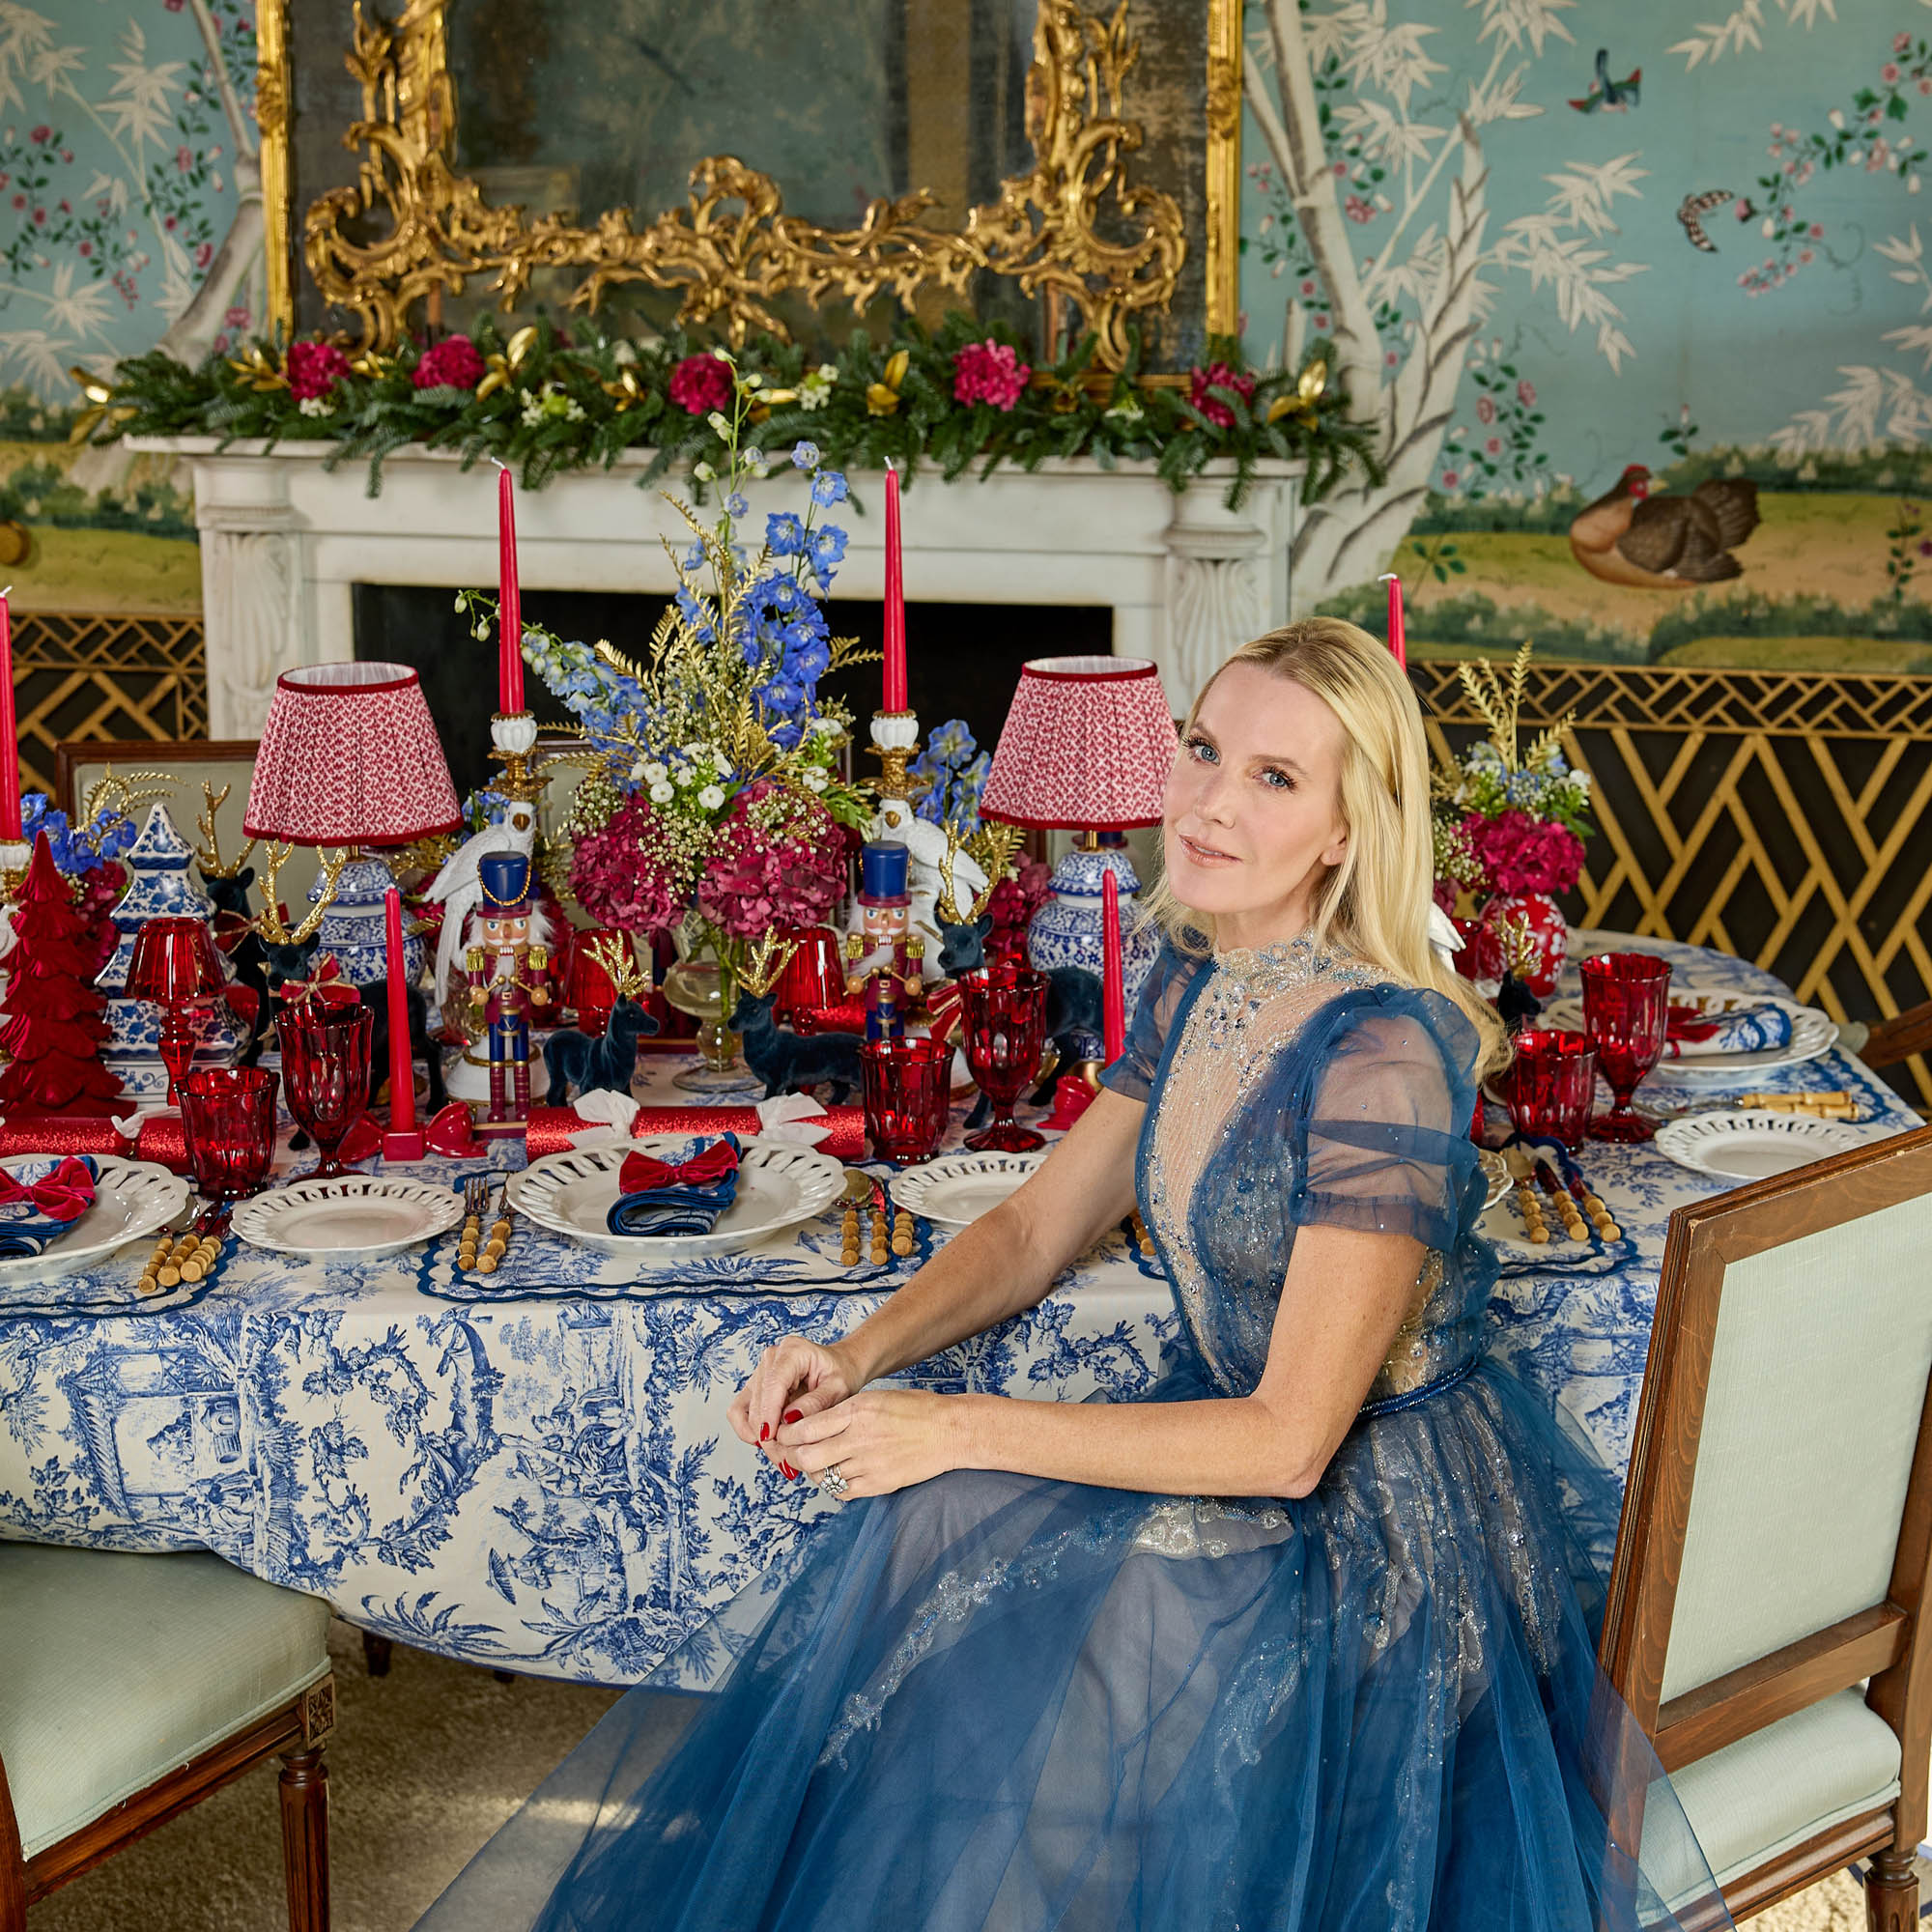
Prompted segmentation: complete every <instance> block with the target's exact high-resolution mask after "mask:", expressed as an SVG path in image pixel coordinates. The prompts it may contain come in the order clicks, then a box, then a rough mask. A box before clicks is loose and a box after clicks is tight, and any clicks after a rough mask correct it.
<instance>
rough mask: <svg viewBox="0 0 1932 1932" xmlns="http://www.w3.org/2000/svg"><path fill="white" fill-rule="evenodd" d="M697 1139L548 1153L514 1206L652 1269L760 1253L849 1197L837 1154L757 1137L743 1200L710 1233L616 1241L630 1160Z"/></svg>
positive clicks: (520, 1179)
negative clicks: (645, 1261)
mask: <svg viewBox="0 0 1932 1932" xmlns="http://www.w3.org/2000/svg"><path fill="white" fill-rule="evenodd" d="M690 1141H691V1136H690V1135H689V1134H647V1135H644V1136H642V1137H641V1138H639V1139H638V1140H635V1141H632V1142H630V1143H629V1144H628V1145H627V1146H624V1147H601V1148H570V1149H566V1150H565V1151H563V1152H561V1153H552V1154H546V1155H545V1156H544V1157H543V1159H541V1160H539V1161H533V1162H532V1163H531V1164H530V1165H529V1166H528V1167H526V1169H525V1170H524V1171H523V1173H522V1174H513V1175H511V1176H510V1180H509V1199H510V1206H511V1207H512V1208H515V1209H516V1211H517V1212H518V1213H519V1214H521V1215H523V1216H524V1218H525V1219H526V1220H527V1221H530V1222H532V1223H533V1224H534V1225H535V1226H537V1227H539V1228H546V1229H548V1230H549V1231H550V1232H551V1233H552V1234H554V1235H561V1236H564V1237H565V1238H566V1239H567V1240H572V1241H577V1242H580V1243H582V1245H583V1246H584V1247H586V1248H596V1249H597V1250H599V1252H601V1253H603V1254H607V1255H633V1256H638V1257H646V1256H647V1257H648V1258H649V1262H650V1265H651V1266H653V1267H663V1266H664V1265H666V1264H668V1263H676V1262H687V1261H701V1260H702V1259H704V1258H705V1257H706V1256H708V1255H734V1254H738V1253H740V1252H741V1251H742V1250H744V1249H746V1248H751V1247H755V1246H756V1245H757V1244H758V1243H759V1242H760V1241H765V1240H769V1239H770V1238H771V1237H772V1236H774V1235H781V1234H783V1233H784V1231H785V1230H786V1229H787V1228H796V1227H798V1226H799V1225H800V1224H801V1223H802V1222H806V1221H810V1220H811V1219H812V1218H813V1216H814V1215H818V1214H822V1213H823V1212H824V1211H825V1209H826V1208H829V1207H830V1206H831V1205H832V1204H833V1202H834V1201H836V1200H837V1199H838V1196H839V1195H840V1194H842V1193H843V1192H844V1191H845V1169H844V1167H843V1166H842V1165H841V1164H840V1163H839V1162H838V1161H837V1160H835V1159H833V1157H832V1156H831V1155H830V1154H829V1153H820V1152H819V1151H817V1150H816V1149H815V1148H806V1147H794V1146H791V1145H788V1144H787V1143H785V1142H782V1141H766V1140H763V1139H758V1138H753V1139H752V1140H750V1141H748V1142H747V1143H746V1144H745V1148H744V1151H743V1152H742V1153H741V1154H740V1155H739V1157H738V1192H737V1196H736V1198H735V1199H734V1200H733V1201H732V1203H731V1205H730V1207H729V1208H726V1209H725V1212H724V1213H723V1214H722V1215H720V1216H719V1219H718V1225H717V1226H716V1227H715V1228H713V1229H712V1231H711V1232H710V1233H709V1234H708V1235H613V1234H612V1233H611V1229H610V1226H609V1221H610V1215H611V1208H612V1207H613V1206H614V1205H615V1204H616V1200H617V1191H618V1190H617V1173H618V1170H619V1169H620V1168H621V1167H622V1166H623V1165H624V1158H625V1156H626V1155H627V1154H633V1153H649V1154H656V1155H658V1156H659V1158H661V1159H662V1158H664V1157H665V1156H667V1155H668V1154H671V1153H675V1152H677V1151H680V1150H682V1149H683V1148H685V1147H688V1146H689V1145H690Z"/></svg>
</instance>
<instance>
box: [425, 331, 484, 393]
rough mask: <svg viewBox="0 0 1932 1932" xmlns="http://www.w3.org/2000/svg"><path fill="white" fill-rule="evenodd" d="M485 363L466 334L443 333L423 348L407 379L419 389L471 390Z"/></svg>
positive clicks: (480, 378)
mask: <svg viewBox="0 0 1932 1932" xmlns="http://www.w3.org/2000/svg"><path fill="white" fill-rule="evenodd" d="M487 366H488V365H487V364H486V363H485V362H484V360H483V357H482V355H481V353H480V352H479V351H478V349H477V347H476V345H475V344H474V343H473V342H471V341H470V339H469V336H467V335H446V336H444V337H443V339H442V340H441V341H440V342H438V343H433V344H432V345H431V346H430V347H429V348H427V349H425V350H424V351H423V353H422V360H421V361H419V362H418V363H417V364H416V366H415V367H414V368H413V369H412V371H411V372H410V381H411V382H412V384H414V385H415V387H417V388H418V389H473V388H474V387H475V386H476V385H477V384H478V383H480V382H481V381H482V380H483V371H484V369H485V368H486V367H487Z"/></svg>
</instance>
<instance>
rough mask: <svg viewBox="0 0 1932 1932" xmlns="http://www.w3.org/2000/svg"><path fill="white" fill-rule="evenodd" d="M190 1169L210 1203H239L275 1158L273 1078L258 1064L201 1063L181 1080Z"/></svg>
mask: <svg viewBox="0 0 1932 1932" xmlns="http://www.w3.org/2000/svg"><path fill="white" fill-rule="evenodd" d="M181 1110H182V1134H183V1137H184V1139H185V1142H186V1145H187V1164H188V1171H189V1173H191V1174H192V1175H193V1176H194V1184H195V1185H196V1186H197V1187H198V1188H200V1189H201V1191H202V1192H203V1193H204V1194H205V1195H207V1196H208V1198H209V1199H210V1200H211V1201H239V1200H241V1198H242V1197H243V1196H244V1195H249V1194H253V1193H255V1192H256V1191H257V1190H258V1189H259V1188H260V1187H261V1186H262V1184H263V1183H264V1182H265V1181H266V1180H267V1179H268V1178H269V1169H270V1166H271V1165H272V1164H273V1161H274V1158H275V1076H274V1075H273V1074H272V1073H269V1072H266V1071H265V1070H264V1069H263V1068H261V1067H259V1066H204V1067H203V1068H202V1069H201V1070H200V1071H199V1072H197V1073H190V1074H189V1075H188V1076H187V1078H186V1079H185V1081H183V1082H182V1102H181Z"/></svg>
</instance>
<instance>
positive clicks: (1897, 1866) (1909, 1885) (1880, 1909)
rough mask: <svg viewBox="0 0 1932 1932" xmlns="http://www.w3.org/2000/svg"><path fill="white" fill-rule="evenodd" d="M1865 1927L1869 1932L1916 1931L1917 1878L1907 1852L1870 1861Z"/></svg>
mask: <svg viewBox="0 0 1932 1932" xmlns="http://www.w3.org/2000/svg"><path fill="white" fill-rule="evenodd" d="M1865 1924H1866V1925H1867V1926H1868V1927H1869V1928H1870V1932H1918V1874H1917V1873H1916V1872H1914V1870H1913V1869H1912V1854H1911V1853H1910V1852H1901V1851H1884V1852H1880V1853H1879V1854H1878V1856H1877V1857H1876V1858H1874V1859H1873V1860H1872V1861H1871V1869H1870V1871H1869V1872H1868V1873H1867V1874H1866V1876H1865Z"/></svg>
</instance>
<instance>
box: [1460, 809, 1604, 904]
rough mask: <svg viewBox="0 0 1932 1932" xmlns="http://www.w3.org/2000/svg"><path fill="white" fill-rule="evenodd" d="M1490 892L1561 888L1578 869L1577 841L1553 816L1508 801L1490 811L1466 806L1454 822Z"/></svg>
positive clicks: (1569, 886) (1501, 893) (1506, 893)
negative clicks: (1534, 815)
mask: <svg viewBox="0 0 1932 1932" xmlns="http://www.w3.org/2000/svg"><path fill="white" fill-rule="evenodd" d="M1457 830H1458V831H1460V832H1461V833H1462V835H1463V839H1464V840H1465V841H1466V842H1467V845H1468V848H1469V851H1470V853H1471V854H1472V855H1473V856H1474V858H1475V861H1476V864H1477V865H1478V866H1480V867H1482V874H1483V878H1484V880H1485V882H1486V883H1487V884H1488V886H1489V889H1490V891H1491V892H1492V893H1494V894H1496V895H1499V896H1501V897H1503V898H1514V897H1515V896H1516V895H1518V894H1519V893H1567V892H1569V891H1571V890H1572V889H1573V888H1574V887H1575V886H1576V884H1577V880H1578V879H1579V878H1580V877H1581V876H1582V873H1583V841H1582V840H1581V839H1580V838H1577V835H1576V834H1575V833H1574V832H1572V831H1571V830H1570V828H1569V827H1568V826H1567V825H1565V824H1563V823H1562V822H1561V821H1560V820H1557V819H1554V818H1532V817H1531V816H1530V814H1529V813H1528V812H1526V811H1523V810H1520V808H1518V807H1516V806H1511V807H1509V808H1507V809H1506V810H1502V811H1499V812H1497V813H1496V814H1495V816H1494V817H1490V816H1488V815H1486V814H1485V813H1483V812H1480V811H1472V812H1470V813H1469V814H1468V816H1467V817H1466V818H1464V819H1463V822H1462V824H1461V825H1460V826H1459V827H1458V828H1457Z"/></svg>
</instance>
